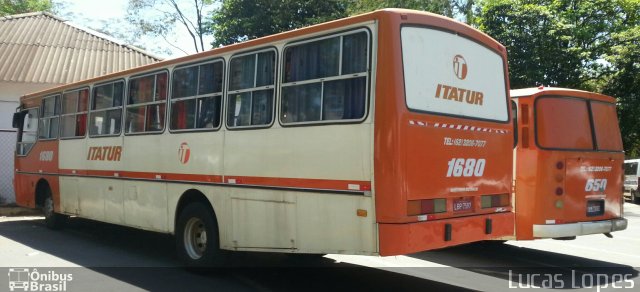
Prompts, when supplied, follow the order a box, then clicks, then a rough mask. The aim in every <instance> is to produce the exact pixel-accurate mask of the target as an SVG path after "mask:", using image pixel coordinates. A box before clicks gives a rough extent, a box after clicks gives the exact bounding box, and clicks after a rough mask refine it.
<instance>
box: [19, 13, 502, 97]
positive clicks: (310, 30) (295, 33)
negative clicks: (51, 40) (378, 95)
mask: <svg viewBox="0 0 640 292" xmlns="http://www.w3.org/2000/svg"><path fill="white" fill-rule="evenodd" d="M393 15H396V16H398V17H400V18H402V19H403V20H405V19H408V20H411V19H412V18H418V19H419V20H420V21H424V20H425V18H428V19H429V24H430V25H434V26H438V27H444V28H447V29H450V30H452V31H455V32H458V33H461V34H465V35H468V36H471V37H473V38H476V39H477V40H478V41H480V42H482V43H484V44H485V45H487V46H490V47H492V48H493V49H496V50H499V51H500V52H505V47H504V46H503V45H502V44H500V43H499V42H498V41H496V40H494V39H493V38H491V37H490V36H489V35H487V34H485V33H483V32H481V31H479V30H476V29H475V28H473V27H471V26H469V25H467V24H465V23H462V22H459V21H456V20H454V19H451V18H448V17H445V16H442V15H438V14H434V13H429V12H424V11H417V10H410V9H399V8H387V9H381V10H376V11H373V12H369V13H365V14H360V15H356V16H351V17H347V18H342V19H338V20H333V21H329V22H324V23H320V24H316V25H312V26H308V27H305V28H300V29H295V30H291V31H287V32H282V33H278V34H274V35H269V36H265V37H261V38H257V39H253V40H248V41H245V42H241V43H236V44H231V45H228V46H224V47H220V48H213V49H211V50H208V51H204V52H200V53H195V54H192V55H188V56H184V57H179V58H175V59H169V60H165V61H161V62H158V63H153V64H149V65H145V66H140V67H137V68H132V69H128V70H124V71H120V72H115V73H111V74H108V75H103V76H99V77H95V78H91V79H87V80H83V81H78V82H75V83H69V84H65V85H60V86H57V87H52V88H49V89H45V90H42V91H39V92H34V93H30V94H26V95H24V96H23V97H21V98H20V101H23V100H24V99H29V98H34V97H42V96H45V95H48V94H53V93H59V92H61V91H64V90H68V89H75V88H78V87H81V86H87V85H89V84H92V83H98V82H101V81H109V80H113V79H117V78H119V77H124V76H128V75H133V74H136V73H139V72H140V73H141V72H144V71H151V70H153V69H161V68H164V67H166V66H170V65H174V64H183V63H189V62H191V61H194V60H196V59H200V58H205V57H215V56H218V55H221V54H223V53H227V52H232V51H240V50H242V49H246V48H251V47H258V46H261V45H266V44H269V43H272V42H278V41H282V40H286V39H289V38H294V37H299V36H304V35H308V34H314V33H318V32H322V31H325V30H332V29H339V28H340V27H344V26H348V25H352V24H357V23H362V22H366V21H374V20H377V19H380V18H383V17H392V16H393ZM418 19H417V20H416V21H418Z"/></svg>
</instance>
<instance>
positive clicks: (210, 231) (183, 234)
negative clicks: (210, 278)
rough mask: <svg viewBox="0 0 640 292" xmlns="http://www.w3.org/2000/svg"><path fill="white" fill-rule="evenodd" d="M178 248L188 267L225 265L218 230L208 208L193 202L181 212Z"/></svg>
mask: <svg viewBox="0 0 640 292" xmlns="http://www.w3.org/2000/svg"><path fill="white" fill-rule="evenodd" d="M176 248H177V252H178V256H179V257H180V260H181V261H182V262H183V263H184V265H185V266H186V267H193V268H199V267H210V266H215V265H221V264H223V263H224V256H223V253H222V251H221V250H220V242H219V237H218V228H217V226H216V223H215V220H214V218H213V215H212V213H211V210H209V208H207V206H205V205H204V204H202V203H200V202H193V203H190V204H189V205H187V206H186V207H185V208H184V209H183V210H182V212H180V215H179V217H178V221H177V226H176Z"/></svg>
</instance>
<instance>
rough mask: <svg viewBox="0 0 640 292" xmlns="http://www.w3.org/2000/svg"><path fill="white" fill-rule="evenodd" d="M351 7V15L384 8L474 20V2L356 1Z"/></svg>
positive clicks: (434, 0) (451, 0)
mask: <svg viewBox="0 0 640 292" xmlns="http://www.w3.org/2000/svg"><path fill="white" fill-rule="evenodd" d="M350 3H351V4H350V5H349V9H348V11H349V14H351V15H354V14H360V13H364V12H369V11H374V10H377V9H382V8H407V9H415V10H422V11H428V12H433V13H437V14H441V15H444V16H447V17H451V18H457V17H460V18H463V19H464V20H465V21H466V22H467V23H472V22H473V20H474V15H475V14H474V12H473V6H474V3H475V1H474V0H355V1H351V2H350Z"/></svg>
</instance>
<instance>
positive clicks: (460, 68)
mask: <svg viewBox="0 0 640 292" xmlns="http://www.w3.org/2000/svg"><path fill="white" fill-rule="evenodd" d="M467 72H468V68H467V60H465V59H464V57H463V56H462V55H455V56H454V57H453V73H455V74H456V77H458V79H460V80H464V79H465V78H467Z"/></svg>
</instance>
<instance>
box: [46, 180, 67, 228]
mask: <svg viewBox="0 0 640 292" xmlns="http://www.w3.org/2000/svg"><path fill="white" fill-rule="evenodd" d="M53 204H54V203H53V197H52V196H51V189H49V188H47V189H46V190H45V197H44V202H43V203H42V213H44V224H45V226H47V227H48V228H50V229H62V228H63V227H64V225H65V224H66V223H67V219H68V218H69V216H66V215H62V214H58V213H56V212H55V211H54V210H55V209H54V205H53Z"/></svg>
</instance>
